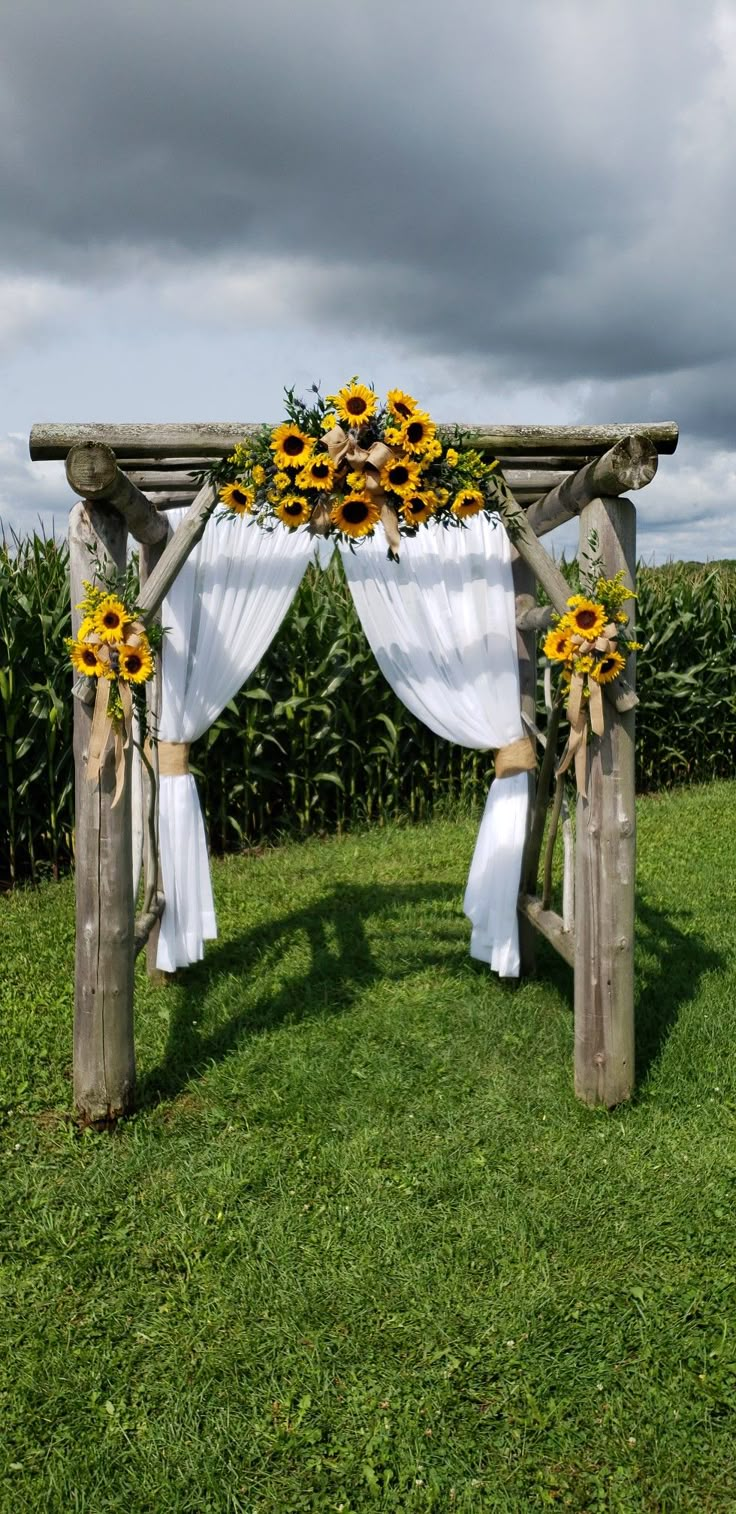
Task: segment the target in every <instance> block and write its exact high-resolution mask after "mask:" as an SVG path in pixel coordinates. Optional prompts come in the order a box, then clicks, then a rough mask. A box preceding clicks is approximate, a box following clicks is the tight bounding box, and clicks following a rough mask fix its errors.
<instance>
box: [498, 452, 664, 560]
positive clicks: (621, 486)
mask: <svg viewBox="0 0 736 1514" xmlns="http://www.w3.org/2000/svg"><path fill="white" fill-rule="evenodd" d="M656 471H657V449H656V447H655V445H654V442H653V441H651V440H650V438H649V437H647V436H625V437H622V439H621V441H619V442H616V445H615V446H614V447H611V448H610V450H609V451H608V452H604V454H603V456H602V457H598V458H596V459H595V460H594V462H592V463H587V464H586V465H585V467H584V468H580V469H578V471H577V472H576V473H571V474H569V476H568V477H567V478H563V479H561V480H560V481H559V482H558V483H555V484H554V486H553V487H552V488H551V489H550V490H549V492H548V493H547V494H545V495H544V496H543V498H542V499H540V500H538V501H537V502H536V503H535V504H532V505H530V506H529V510H528V511H527V517H528V520H529V524H530V526H531V527H532V530H533V531H534V532H535V534H536V535H537V536H542V535H543V534H544V533H545V532H546V531H554V530H555V528H556V527H557V526H561V525H563V524H564V522H565V521H567V520H571V519H572V517H573V516H574V515H579V514H580V511H581V510H582V508H583V506H584V505H587V504H588V502H589V500H591V499H598V498H599V497H600V496H611V497H613V496H616V495H619V494H627V493H629V492H630V491H631V490H632V489H643V488H644V487H645V486H646V484H649V483H651V481H652V479H653V478H654V475H655V473H656ZM542 476H543V475H542ZM507 482H508V483H509V487H510V488H513V484H512V483H511V479H510V478H509V479H507Z"/></svg>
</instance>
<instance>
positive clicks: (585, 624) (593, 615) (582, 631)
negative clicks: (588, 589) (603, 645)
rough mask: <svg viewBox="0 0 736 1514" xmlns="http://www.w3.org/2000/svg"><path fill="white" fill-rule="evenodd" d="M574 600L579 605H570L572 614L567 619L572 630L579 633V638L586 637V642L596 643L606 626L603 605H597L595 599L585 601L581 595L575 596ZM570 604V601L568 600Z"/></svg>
mask: <svg viewBox="0 0 736 1514" xmlns="http://www.w3.org/2000/svg"><path fill="white" fill-rule="evenodd" d="M573 599H575V600H577V603H576V604H574V605H570V613H569V615H568V616H567V617H566V618H567V620H568V621H569V623H570V629H571V630H572V631H577V633H578V635H579V636H584V637H585V639H586V641H595V639H596V636H600V634H601V631H602V630H603V627H604V625H605V624H606V612H605V610H604V608H603V605H599V604H596V602H595V600H594V599H585V598H584V597H583V596H582V595H580V594H574V595H573ZM568 604H570V601H569V600H568Z"/></svg>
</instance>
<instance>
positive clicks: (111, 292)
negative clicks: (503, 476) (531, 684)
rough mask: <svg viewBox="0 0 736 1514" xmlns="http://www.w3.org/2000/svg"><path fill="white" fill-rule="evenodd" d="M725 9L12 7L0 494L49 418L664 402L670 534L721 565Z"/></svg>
mask: <svg viewBox="0 0 736 1514" xmlns="http://www.w3.org/2000/svg"><path fill="white" fill-rule="evenodd" d="M735 102H736V0H716V3H712V0H699V3H698V4H697V5H696V4H695V3H694V0H593V3H591V0H516V3H515V4H513V5H512V4H511V3H510V0H503V3H501V0H422V3H419V0H403V3H398V0H391V3H388V0H372V3H371V4H358V3H356V4H351V3H350V0H308V3H307V0H301V3H300V0H245V3H244V0H207V3H206V4H205V3H204V0H126V4H125V5H122V6H121V5H119V4H118V3H111V0H64V3H63V4H60V3H59V0H5V5H4V6H3V53H2V59H1V60H0V204H2V207H3V223H2V239H1V241H0V343H1V344H2V351H3V375H4V383H3V385H2V394H3V401H4V402H3V405H2V411H1V412H0V519H2V521H3V522H4V523H5V525H6V526H7V525H12V526H14V527H15V528H16V529H20V530H27V529H32V528H33V525H34V524H35V523H37V521H38V519H39V517H40V518H41V519H42V520H43V521H44V522H45V523H46V524H47V525H49V524H50V523H51V521H52V519H53V521H54V522H55V524H56V527H57V529H61V528H62V527H63V523H64V519H65V516H66V512H67V510H68V508H69V505H70V502H71V495H70V494H69V491H68V488H67V485H66V483H65V480H64V477H63V465H61V464H38V463H36V464H31V463H30V462H29V461H28V449H27V438H28V432H29V429H30V426H31V424H32V423H33V422H34V421H41V420H54V421H64V420H69V421H82V420H87V421H90V420H91V421H94V420H105V421H136V420H137V421H153V420H180V421H184V420H239V419H242V420H262V419H274V418H276V417H277V416H278V415H279V412H280V400H281V394H282V390H283V387H284V385H285V384H287V383H292V382H293V383H294V384H296V385H297V387H302V388H304V389H306V388H307V387H308V385H309V384H310V383H311V382H312V380H313V379H317V380H320V381H321V382H322V384H323V385H324V387H325V388H326V389H327V390H330V389H332V388H334V387H337V386H338V385H339V384H340V383H341V382H343V381H344V380H345V378H347V377H350V376H351V375H352V374H353V373H355V372H358V373H359V374H360V376H361V377H362V378H363V379H366V380H369V381H372V382H374V383H375V384H376V386H377V387H379V388H380V389H384V390H385V389H386V388H387V387H389V386H392V385H394V384H396V385H400V386H401V387H403V388H407V389H409V390H411V392H412V393H414V394H415V395H417V396H418V397H419V398H420V399H421V401H422V402H423V403H424V404H425V405H426V406H427V407H428V408H429V409H431V410H432V412H433V414H434V415H435V416H436V417H437V419H439V420H447V421H452V420H467V421H487V422H494V421H498V422H520V421H532V422H543V421H551V422H555V421H556V422H572V421H585V420H590V421H600V420H609V421H627V420H636V421H646V420H648V419H651V420H670V419H672V420H676V421H678V423H679V425H680V428H681V441H680V446H679V448H678V451H677V453H676V455H675V457H673V458H663V459H662V461H661V464H660V471H659V474H658V477H657V479H656V480H655V482H654V483H653V484H652V485H650V487H649V488H648V489H647V490H646V491H645V493H644V494H642V495H641V496H640V497H639V504H640V513H639V522H640V545H641V550H642V553H643V555H645V556H646V557H648V558H649V559H651V558H652V557H656V558H658V559H663V558H666V557H698V558H708V557H713V556H721V555H725V556H736V420H735V417H734V380H735V379H736V330H735V328H736V301H735V300H734V283H735V278H734V275H735V273H736V253H735V251H734V249H735V248H736V184H735V183H734V180H735V178H736V175H735V173H734V154H735V152H736V119H735V118H736V103H735Z"/></svg>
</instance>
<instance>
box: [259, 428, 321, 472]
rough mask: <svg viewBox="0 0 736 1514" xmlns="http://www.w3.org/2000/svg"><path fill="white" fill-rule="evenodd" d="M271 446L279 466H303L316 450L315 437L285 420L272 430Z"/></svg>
mask: <svg viewBox="0 0 736 1514" xmlns="http://www.w3.org/2000/svg"><path fill="white" fill-rule="evenodd" d="M270 446H271V451H272V452H273V454H274V459H275V462H276V466H277V468H303V467H304V464H305V463H306V461H307V458H309V457H311V455H312V452H313V451H314V437H312V436H307V434H306V432H305V431H302V430H301V427H299V426H295V425H293V424H292V422H291V421H284V423H283V425H281V426H276V427H275V429H274V430H273V431H272V433H271V442H270Z"/></svg>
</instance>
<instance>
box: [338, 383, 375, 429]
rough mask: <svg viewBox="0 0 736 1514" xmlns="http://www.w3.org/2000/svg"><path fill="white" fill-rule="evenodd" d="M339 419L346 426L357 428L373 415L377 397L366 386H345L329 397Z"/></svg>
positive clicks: (357, 384) (354, 384) (355, 384)
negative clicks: (344, 422)
mask: <svg viewBox="0 0 736 1514" xmlns="http://www.w3.org/2000/svg"><path fill="white" fill-rule="evenodd" d="M330 399H331V400H332V403H333V404H334V405H335V408H336V409H337V412H338V415H339V416H340V419H341V420H343V421H346V422H347V424H348V426H352V427H354V428H358V427H360V426H363V425H365V422H366V421H368V420H370V418H371V416H372V415H375V412H376V406H377V404H378V395H377V394H376V393H375V392H374V390H373V389H369V388H368V385H367V384H359V383H357V381H356V382H353V383H352V384H346V385H345V386H344V388H343V389H340V390H339V391H338V393H337V394H332V395H330Z"/></svg>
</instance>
